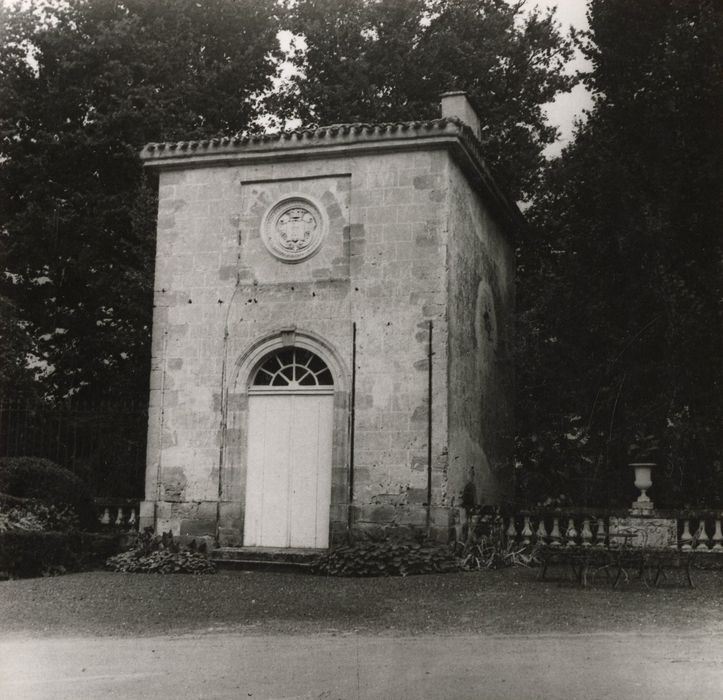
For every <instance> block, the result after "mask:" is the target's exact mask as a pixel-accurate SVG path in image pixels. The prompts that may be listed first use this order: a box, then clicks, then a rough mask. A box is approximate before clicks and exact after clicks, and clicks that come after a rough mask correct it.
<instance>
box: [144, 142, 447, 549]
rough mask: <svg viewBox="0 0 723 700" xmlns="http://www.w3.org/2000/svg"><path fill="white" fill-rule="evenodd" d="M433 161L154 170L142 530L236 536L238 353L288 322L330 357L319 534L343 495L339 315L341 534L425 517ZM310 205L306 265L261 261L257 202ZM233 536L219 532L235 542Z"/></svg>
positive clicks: (440, 462)
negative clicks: (327, 511)
mask: <svg viewBox="0 0 723 700" xmlns="http://www.w3.org/2000/svg"><path fill="white" fill-rule="evenodd" d="M448 163H449V161H448V155H447V153H446V151H441V150H440V151H434V152H424V151H420V152H408V153H397V154H384V155H374V156H371V155H370V156H357V157H355V158H353V159H343V158H335V159H326V160H324V159H318V160H313V161H303V162H296V163H278V164H272V163H268V164H261V165H254V166H246V167H208V168H196V169H188V170H184V171H176V172H162V173H161V175H160V187H159V221H158V246H157V266H156V281H155V290H156V291H155V305H156V308H155V313H154V341H153V366H152V376H151V402H150V406H151V412H150V418H149V446H148V475H147V490H146V499H147V501H146V503H145V504H144V509H143V518H144V520H145V522H146V523H147V522H152V520H153V508H154V503H156V505H155V508H156V517H157V527H158V529H159V530H160V529H164V530H166V529H173V530H174V531H175V532H178V533H180V534H189V535H202V534H212V535H213V534H216V533H215V528H216V525H217V523H218V520H219V518H220V526H221V530H222V534H223V535H224V537H225V538H226V540H227V542H228V543H236V542H237V541H240V539H241V536H242V533H241V527H242V523H243V495H244V494H243V491H244V484H245V450H244V445H245V438H244V434H243V433H244V427H245V423H244V420H243V418H244V414H243V411H244V406H245V404H244V401H245V385H244V384H243V381H244V380H242V385H240V386H239V380H241V375H240V372H241V369H242V368H241V367H240V365H239V363H240V358H242V357H243V356H244V353H245V352H246V351H247V350H248V348H249V347H251V346H252V345H253V344H254V343H257V342H259V340H261V339H263V338H264V337H267V336H269V335H273V334H274V333H278V332H280V331H282V330H283V329H289V328H292V327H295V328H297V329H298V330H299V331H303V332H308V333H309V334H312V335H314V336H316V337H319V338H323V339H324V340H325V341H326V342H327V343H328V344H329V345H330V346H331V347H332V348H333V349H334V351H335V353H336V354H337V355H338V357H339V366H340V367H342V368H344V370H343V373H344V374H345V375H346V376H340V377H339V392H338V395H337V401H336V404H337V425H336V429H337V432H338V433H339V435H337V436H336V438H335V439H336V446H335V463H334V465H333V469H334V471H335V476H334V479H333V495H332V529H333V530H336V531H337V532H342V531H343V528H344V523H345V522H346V517H347V511H346V503H347V500H348V497H347V493H348V491H347V489H348V461H347V460H348V449H347V446H348V445H347V442H346V440H347V438H348V432H347V430H346V428H347V422H346V415H347V409H348V391H349V387H350V379H351V378H350V368H351V336H352V331H351V329H352V322H353V321H356V323H357V404H356V409H357V413H356V415H357V421H356V450H355V466H356V469H355V499H354V503H355V508H354V512H353V520H354V522H355V524H356V527H357V528H359V529H362V530H365V531H374V530H376V531H380V530H382V529H384V528H388V527H396V526H400V525H405V524H415V525H424V521H425V518H426V508H425V507H424V506H423V504H424V502H425V501H426V478H427V477H426V469H427V457H426V446H427V411H428V401H427V339H428V323H429V321H432V322H433V323H434V336H433V338H434V348H433V349H434V367H433V374H434V377H433V379H434V400H433V449H432V454H433V476H434V479H433V487H434V491H433V504H434V505H435V506H439V508H433V509H432V524H433V525H435V526H438V527H439V529H440V530H441V531H445V530H446V527H447V525H448V522H447V520H448V514H447V511H446V509H445V506H446V505H447V438H446V425H447V406H446V397H447V384H446V367H447V356H446V332H447V331H446V312H445V302H446V289H447V278H446V274H447V273H446V258H447V249H446V235H447V232H446V224H447V212H446V198H447V196H448V186H449V182H448V176H447V168H448V167H449V166H448ZM292 192H295V193H300V194H302V195H303V194H307V195H309V196H313V197H314V198H315V200H316V201H319V202H320V203H321V204H322V206H323V207H324V208H325V211H326V215H327V216H328V219H329V224H330V225H329V233H328V237H327V240H326V242H325V243H324V245H323V247H322V248H321V250H320V251H319V253H318V254H317V255H315V256H314V257H312V258H310V259H309V260H308V261H304V262H302V263H298V264H295V265H287V264H284V263H282V262H280V261H278V260H276V259H274V258H273V257H272V256H271V255H270V254H269V253H268V252H267V251H266V250H265V248H264V247H263V244H262V243H261V241H260V239H259V235H258V230H259V223H260V220H261V217H262V216H263V212H264V211H265V210H266V208H267V206H268V205H269V204H270V203H271V202H273V201H274V200H275V199H276V198H277V197H279V196H281V195H283V194H287V193H292ZM234 533H235V534H234Z"/></svg>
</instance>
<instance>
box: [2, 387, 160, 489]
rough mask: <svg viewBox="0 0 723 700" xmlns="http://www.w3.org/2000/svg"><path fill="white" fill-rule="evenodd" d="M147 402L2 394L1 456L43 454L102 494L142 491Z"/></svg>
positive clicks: (40, 455)
mask: <svg viewBox="0 0 723 700" xmlns="http://www.w3.org/2000/svg"><path fill="white" fill-rule="evenodd" d="M147 430H148V406H147V402H146V400H124V401H107V402H93V403H88V402H82V401H73V400H68V401H62V402H54V403H51V402H46V401H43V400H28V399H12V398H10V399H8V398H0V457H44V458H46V459H50V460H52V461H53V462H56V463H57V464H59V465H61V466H63V467H66V468H67V469H69V470H71V471H72V472H74V473H75V474H77V475H78V476H80V477H81V478H83V479H84V480H85V481H86V482H87V483H88V484H89V486H90V487H91V489H92V490H93V492H94V493H95V494H96V495H98V496H116V497H124V498H133V497H137V496H140V495H141V494H142V492H143V480H144V473H145V458H146V435H147Z"/></svg>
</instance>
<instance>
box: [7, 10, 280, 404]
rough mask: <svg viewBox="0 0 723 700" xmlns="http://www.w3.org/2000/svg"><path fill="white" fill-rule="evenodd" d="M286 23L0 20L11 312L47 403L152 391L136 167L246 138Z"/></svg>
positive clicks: (148, 199)
mask: <svg viewBox="0 0 723 700" xmlns="http://www.w3.org/2000/svg"><path fill="white" fill-rule="evenodd" d="M275 11H276V8H275V4H274V2H272V0H204V2H203V3H201V2H196V1H194V0H154V1H153V2H148V1H147V0H70V1H69V2H63V3H33V4H31V6H30V7H29V8H28V9H23V7H22V6H18V7H17V8H7V7H2V8H0V27H1V28H2V29H1V31H2V44H1V45H0V254H1V255H2V265H3V268H4V270H5V274H4V276H3V278H2V279H0V285H1V286H0V298H2V297H3V296H4V297H5V298H6V299H7V302H8V304H9V305H8V306H5V305H4V308H8V309H10V308H12V309H13V311H14V313H15V317H16V319H18V320H19V321H20V322H21V325H22V327H23V328H24V329H25V330H26V333H25V340H26V341H28V342H29V343H30V345H31V346H32V347H31V351H32V352H33V353H34V355H35V356H37V358H38V361H39V367H41V368H42V367H43V366H45V367H47V368H48V369H47V371H46V373H45V374H46V376H45V378H44V380H43V382H42V392H44V393H49V394H52V395H57V396H63V395H65V394H67V393H68V392H74V391H78V390H81V389H82V390H83V391H84V392H85V393H90V394H91V395H94V396H98V395H102V394H104V393H105V392H106V391H110V392H113V393H116V394H117V393H118V392H123V391H128V392H143V391H145V390H147V382H148V358H149V352H150V338H149V335H150V312H151V295H150V289H151V285H152V278H153V267H152V266H153V250H154V228H155V225H154V221H155V206H156V205H155V185H154V184H153V183H148V182H147V181H146V178H145V177H144V175H143V172H142V169H141V164H140V160H139V157H138V152H139V150H140V148H141V147H142V145H143V144H144V143H146V142H147V141H157V140H172V139H179V138H198V137H203V136H209V135H215V134H217V133H219V132H228V131H232V132H236V131H240V130H247V129H248V128H249V126H250V124H251V122H252V120H253V119H254V118H255V117H256V116H257V115H258V104H257V102H258V100H257V98H258V96H259V95H260V94H261V93H263V92H264V91H265V90H267V89H268V88H269V87H270V85H271V79H272V77H273V75H274V71H275V65H274V52H275V51H276V50H277V40H276V33H277V30H278V18H277V17H276V15H275ZM13 325H14V327H16V328H17V324H13ZM2 347H3V346H2V345H0V348H2ZM16 347H17V346H16ZM26 349H27V348H20V349H19V350H18V352H16V353H15V354H14V357H15V359H16V360H17V358H18V357H19V356H20V355H21V354H22V353H23V352H25V350H26ZM8 353H9V354H12V353H11V352H10V351H8ZM5 377H6V375H5V374H3V375H0V378H5ZM6 388H7V387H6Z"/></svg>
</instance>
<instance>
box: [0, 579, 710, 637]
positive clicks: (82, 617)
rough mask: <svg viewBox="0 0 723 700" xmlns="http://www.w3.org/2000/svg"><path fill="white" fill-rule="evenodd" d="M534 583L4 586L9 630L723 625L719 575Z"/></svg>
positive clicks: (0, 612)
mask: <svg viewBox="0 0 723 700" xmlns="http://www.w3.org/2000/svg"><path fill="white" fill-rule="evenodd" d="M551 574H552V576H556V577H558V578H557V580H552V581H546V582H539V581H537V580H536V575H537V570H534V569H524V568H511V569H504V570H499V571H484V572H474V573H463V574H438V575H430V576H410V577H408V578H376V579H370V578H366V579H352V578H327V577H317V576H310V575H305V574H296V573H278V572H263V571H254V572H244V571H220V572H219V573H217V574H214V575H207V576H190V575H168V576H161V575H155V574H117V573H108V572H101V571H96V572H88V573H81V574H71V575H66V576H60V577H57V578H39V579H25V580H16V581H6V582H2V583H0V634H3V635H14V634H17V635H24V634H33V635H49V636H55V635H73V634H76V635H88V634H90V635H120V636H135V635H161V634H184V633H192V632H203V631H210V630H213V631H245V632H248V633H264V634H268V633H275V632H276V633H291V634H293V633H302V632H303V633H310V632H339V633H346V632H367V633H376V634H405V635H407V634H414V633H422V632H427V633H429V632H439V633H443V634H444V633H488V634H508V633H509V634H540V633H545V632H550V633H553V632H570V633H575V632H595V631H606V632H632V631H635V632H656V631H657V632H663V631H665V632H671V631H675V632H710V633H722V632H723V572H721V571H705V572H703V571H700V572H696V578H695V580H696V586H697V587H696V588H695V589H693V590H691V589H689V588H686V587H685V586H684V584H683V575H682V573H680V575H678V573H674V574H673V575H672V576H671V579H670V580H669V582H668V584H667V585H665V586H663V587H661V588H659V589H654V588H646V587H645V586H644V585H643V584H642V583H641V582H639V581H637V580H632V581H631V582H629V583H623V584H622V585H621V586H620V587H619V588H618V589H617V590H611V588H610V585H609V584H606V583H605V581H604V577H603V578H601V579H600V580H598V581H597V582H595V584H594V585H593V586H591V587H590V588H587V589H581V588H578V587H577V586H576V585H575V584H573V583H572V581H570V580H569V579H568V576H569V575H568V572H567V570H566V569H555V570H552V571H551Z"/></svg>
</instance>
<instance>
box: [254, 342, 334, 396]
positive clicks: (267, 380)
mask: <svg viewBox="0 0 723 700" xmlns="http://www.w3.org/2000/svg"><path fill="white" fill-rule="evenodd" d="M251 384H252V386H254V387H280V388H281V387H283V388H286V389H293V388H297V387H303V388H311V387H330V386H333V385H334V379H333V377H332V376H331V372H330V371H329V368H328V367H327V366H326V363H325V362H324V361H323V360H322V359H321V358H320V357H318V356H317V355H315V354H314V353H313V352H310V351H309V350H305V349H303V348H282V349H281V350H278V351H276V352H274V353H271V354H270V355H269V356H268V357H267V358H266V359H265V360H264V361H263V363H262V364H261V366H260V367H259V368H258V369H257V370H256V374H255V375H254V379H253V382H251Z"/></svg>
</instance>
